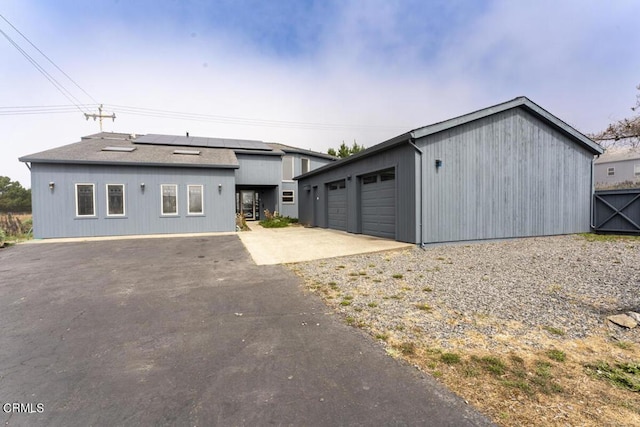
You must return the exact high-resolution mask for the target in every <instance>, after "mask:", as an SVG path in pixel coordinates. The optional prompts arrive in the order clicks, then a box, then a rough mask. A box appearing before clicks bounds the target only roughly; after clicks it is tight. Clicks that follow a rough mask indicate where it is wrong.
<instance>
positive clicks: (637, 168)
mask: <svg viewBox="0 0 640 427" xmlns="http://www.w3.org/2000/svg"><path fill="white" fill-rule="evenodd" d="M633 174H634V175H635V176H640V163H636V164H635V165H633Z"/></svg>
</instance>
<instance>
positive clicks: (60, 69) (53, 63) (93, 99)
mask: <svg viewBox="0 0 640 427" xmlns="http://www.w3.org/2000/svg"><path fill="white" fill-rule="evenodd" d="M0 18H2V19H3V20H4V21H5V22H6V23H7V24H9V25H10V26H11V28H13V29H14V30H15V31H16V32H17V33H18V34H20V35H21V36H22V38H23V39H25V40H26V41H27V42H28V43H29V44H30V45H31V46H33V48H34V49H35V50H37V51H38V52H40V55H42V56H44V57H45V58H46V59H47V61H49V62H50V63H51V64H52V65H53V66H54V67H56V69H57V70H58V71H60V72H61V73H62V74H64V76H65V77H66V78H67V79H69V81H70V82H71V83H73V84H74V85H75V86H76V87H77V88H78V89H80V90H81V91H82V92H83V93H84V94H85V95H87V96H88V97H89V98H91V100H92V101H93V102H94V103H96V104H98V101H96V99H95V98H94V97H93V96H91V95H90V94H89V93H88V92H87V91H86V90H84V89H83V88H82V87H80V85H79V84H78V83H76V81H75V80H73V79H72V78H71V77H70V76H69V75H68V74H67V73H65V72H64V71H63V70H62V68H60V67H58V65H57V64H56V63H55V62H53V60H52V59H51V58H49V57H48V56H47V55H46V54H45V53H44V52H43V51H41V50H40V49H38V46H36V45H35V44H33V43H32V42H31V40H29V39H28V38H27V36H25V35H24V34H23V33H22V32H21V31H20V30H19V29H17V28H16V27H15V25H13V24H12V23H11V22H9V20H8V19H7V18H5V17H4V16H3V15H2V14H0Z"/></svg>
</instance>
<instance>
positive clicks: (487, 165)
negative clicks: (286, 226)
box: [296, 97, 603, 243]
mask: <svg viewBox="0 0 640 427" xmlns="http://www.w3.org/2000/svg"><path fill="white" fill-rule="evenodd" d="M602 151H603V150H602V148H601V147H600V146H599V145H598V144H596V143H595V142H593V141H592V140H590V139H589V138H587V137H586V136H584V135H583V134H581V133H580V132H578V131H576V130H575V129H573V128H572V127H570V126H569V125H567V124H566V123H564V122H563V121H561V120H560V119H558V118H557V117H555V116H553V115H551V114H550V113H549V112H547V111H546V110H544V109H542V108H541V107H540V106H538V105H536V104H535V103H533V102H532V101H530V100H529V99H527V98H525V97H519V98H516V99H513V100H511V101H509V102H505V103H503V104H499V105H496V106H493V107H489V108H486V109H483V110H480V111H476V112H474V113H470V114H467V115H464V116H461V117H457V118H454V119H451V120H447V121H444V122H441V123H436V124H433V125H430V126H426V127H422V128H419V129H415V130H412V131H410V132H407V133H405V134H403V135H400V136H398V137H395V138H393V139H390V140H388V141H385V142H383V143H381V144H378V145H375V146H373V147H370V148H368V149H366V150H364V151H362V152H360V153H358V154H355V155H353V156H350V157H348V158H346V159H343V160H340V161H337V162H334V163H331V164H328V165H326V166H323V167H320V168H318V169H315V170H313V171H310V172H308V173H306V174H302V175H300V176H298V177H296V179H297V180H298V183H299V188H300V193H301V194H300V197H299V199H300V215H299V217H300V220H301V222H303V223H308V224H310V225H314V226H319V227H328V228H334V229H338V230H345V231H348V232H351V233H362V234H369V235H373V236H381V237H387V238H391V239H396V240H400V241H404V242H411V243H432V242H450V241H462V240H477V239H495V238H508V237H522V236H541V235H553V234H568V233H578V232H586V231H589V230H590V213H591V198H592V192H593V185H592V170H593V164H592V162H593V160H594V156H595V155H597V154H601V153H602Z"/></svg>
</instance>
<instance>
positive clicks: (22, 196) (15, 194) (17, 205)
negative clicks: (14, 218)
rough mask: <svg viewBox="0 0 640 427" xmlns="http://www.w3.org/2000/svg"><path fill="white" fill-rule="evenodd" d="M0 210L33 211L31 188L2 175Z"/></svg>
mask: <svg viewBox="0 0 640 427" xmlns="http://www.w3.org/2000/svg"><path fill="white" fill-rule="evenodd" d="M0 212H31V190H27V189H25V188H23V187H22V185H20V183H19V182H18V181H11V179H10V178H9V177H8V176H0Z"/></svg>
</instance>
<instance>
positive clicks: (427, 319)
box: [290, 235, 640, 348]
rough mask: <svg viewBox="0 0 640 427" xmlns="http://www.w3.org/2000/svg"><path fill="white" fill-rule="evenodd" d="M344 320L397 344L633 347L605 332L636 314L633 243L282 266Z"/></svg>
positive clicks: (526, 242)
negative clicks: (612, 322)
mask: <svg viewBox="0 0 640 427" xmlns="http://www.w3.org/2000/svg"><path fill="white" fill-rule="evenodd" d="M290 268H292V269H294V270H295V271H296V272H297V273H298V274H299V275H301V276H303V277H304V278H305V279H306V283H307V287H308V288H309V289H311V290H312V291H314V292H318V293H321V294H323V296H324V297H325V301H327V302H328V304H329V305H332V306H334V307H335V308H336V309H337V310H339V311H340V312H342V313H344V315H345V316H347V321H348V322H349V323H353V324H359V325H361V326H365V325H366V326H368V327H369V328H371V329H372V330H373V331H374V332H376V331H378V332H379V333H381V334H385V335H388V336H390V337H391V338H393V339H395V340H398V341H405V340H413V339H416V337H417V338H419V339H423V340H424V339H426V340H427V341H430V344H431V345H438V346H441V347H443V348H450V347H453V346H456V345H460V344H463V345H465V346H471V347H473V346H475V345H482V346H483V347H487V348H497V347H501V346H502V347H504V346H506V345H509V342H510V341H511V338H512V337H513V336H519V339H518V341H519V342H520V343H523V344H524V345H527V346H531V347H534V348H535V347H541V346H542V344H541V343H542V341H544V339H545V337H550V336H554V337H555V338H558V336H560V337H563V338H569V339H571V338H582V337H585V336H587V335H589V334H592V333H596V332H597V331H600V332H604V333H609V334H616V335H617V336H618V338H620V339H627V340H632V341H635V342H640V331H639V330H640V328H636V329H634V330H630V331H623V330H621V329H618V328H606V327H605V321H604V319H605V317H606V316H607V315H609V314H613V313H618V312H624V311H629V310H633V311H638V312H640V240H637V239H635V240H617V241H588V240H587V239H586V238H585V237H584V236H580V235H571V236H554V237H542V238H525V239H514V240H507V241H494V242H480V243H472V244H459V245H448V246H433V247H429V248H427V249H425V250H423V249H418V248H412V249H409V250H402V251H393V252H381V253H375V254H365V255H356V256H350V257H342V258H333V259H325V260H320V261H313V262H306V263H300V264H294V265H290Z"/></svg>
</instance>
